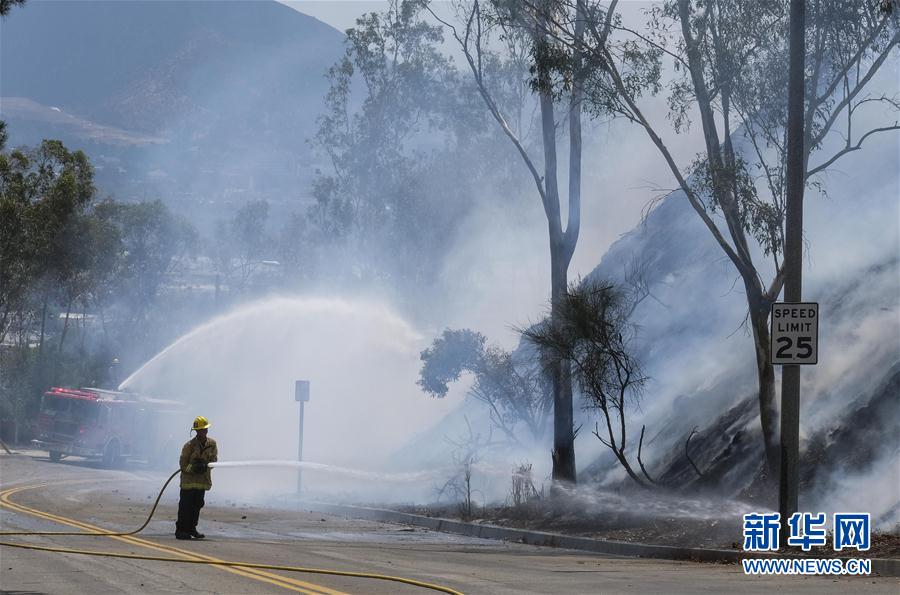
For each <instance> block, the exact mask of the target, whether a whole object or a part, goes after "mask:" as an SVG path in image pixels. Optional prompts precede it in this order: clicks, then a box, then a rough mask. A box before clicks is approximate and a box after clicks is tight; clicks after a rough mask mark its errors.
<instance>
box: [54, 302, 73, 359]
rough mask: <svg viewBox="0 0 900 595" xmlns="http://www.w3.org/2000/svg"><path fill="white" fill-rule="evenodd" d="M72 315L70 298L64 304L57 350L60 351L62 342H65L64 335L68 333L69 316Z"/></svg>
mask: <svg viewBox="0 0 900 595" xmlns="http://www.w3.org/2000/svg"><path fill="white" fill-rule="evenodd" d="M71 315H72V300H69V303H68V304H67V305H66V320H65V322H64V323H63V330H62V333H61V334H60V335H59V346H58V347H57V352H58V353H62V349H63V343H65V342H66V335H67V334H68V333H69V317H70V316H71Z"/></svg>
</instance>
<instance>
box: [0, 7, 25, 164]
mask: <svg viewBox="0 0 900 595" xmlns="http://www.w3.org/2000/svg"><path fill="white" fill-rule="evenodd" d="M25 2H26V0H0V17H5V16H6V15H7V14H9V11H10V10H12V8H13V6H22V5H23V4H25ZM0 150H3V147H2V144H0Z"/></svg>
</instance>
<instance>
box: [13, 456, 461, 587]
mask: <svg viewBox="0 0 900 595" xmlns="http://www.w3.org/2000/svg"><path fill="white" fill-rule="evenodd" d="M179 473H181V471H180V470H178V471H175V472H174V473H173V474H172V475H170V476H169V479H167V480H166V482H165V483H164V484H163V486H162V489H161V490H160V491H159V494H158V495H157V496H156V501H155V502H154V503H153V507H152V508H151V509H150V514H149V515H148V516H147V520H145V521H144V524H143V525H141V526H140V527H138V528H137V529H135V530H133V531H128V532H127V533H125V532H112V531H109V532H103V531H94V532H92V533H85V532H77V531H32V532H26V531H2V532H0V535H79V536H92V537H124V536H128V535H134V534H136V533H139V532H141V531H143V530H144V528H146V527H147V525H149V524H150V519H152V518H153V513H154V512H156V507H157V506H158V505H159V501H160V499H161V498H162V495H163V492H165V491H166V488H167V487H168V486H169V483H171V481H172V480H173V479H174V478H175V476H176V475H178V474H179ZM47 485H50V484H40V485H37V486H35V485H31V486H23V487H21V488H14V489H11V490H5V491H4V492H3V494H2V501H3V504H4V505H6V506H8V507H10V508H13V509H18V510H19V512H25V513H27V514H34V513H38V512H40V511H34V510H32V509H28V508H27V507H23V506H21V505H18V504H15V503H13V502H11V501H10V500H9V499H8V498H9V497H10V496H12V495H13V494H14V493H16V492H18V491H21V490H25V489H33V488H36V487H46V486H47ZM40 514H41V515H45V516H46V518H50V520H55V521H57V522H60V521H63V519H62V517H56V516H55V515H50V514H48V513H42V512H41V513H40ZM51 517H55V518H51ZM78 524H81V523H78ZM139 545H140V544H139ZM0 546H6V547H14V548H20V549H26V550H39V551H44V552H55V553H60V554H81V555H85V556H105V557H108V558H131V559H134V560H152V561H158V562H180V563H182V564H207V565H210V566H223V567H226V568H229V567H236V568H252V569H259V570H281V571H285V572H302V573H306V574H328V575H332V576H344V577H352V578H368V579H376V580H383V581H393V582H397V583H403V584H406V585H412V586H414V587H422V588H424V589H431V590H432V591H439V592H441V593H450V594H451V595H463V594H462V593H461V592H459V591H456V590H454V589H451V588H450V587H444V586H442V585H435V584H431V583H426V582H423V581H417V580H415V579H410V578H404V577H400V576H389V575H386V574H372V573H368V572H352V571H344V570H329V569H324V568H306V567H303V566H280V565H277V564H256V563H252V562H231V561H228V560H218V559H216V558H212V559H185V558H165V557H161V556H160V557H158V556H141V555H138V554H117V553H115V552H98V551H91V550H75V549H67V548H51V547H44V546H38V545H26V544H24V543H9V542H5V541H0ZM279 586H284V585H279ZM304 586H306V585H304ZM309 586H312V585H309ZM307 588H308V586H307Z"/></svg>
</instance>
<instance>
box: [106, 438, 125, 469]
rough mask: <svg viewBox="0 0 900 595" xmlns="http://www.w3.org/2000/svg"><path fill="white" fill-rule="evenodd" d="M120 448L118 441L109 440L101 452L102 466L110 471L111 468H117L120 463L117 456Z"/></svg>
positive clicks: (119, 458)
mask: <svg viewBox="0 0 900 595" xmlns="http://www.w3.org/2000/svg"><path fill="white" fill-rule="evenodd" d="M119 452H120V447H119V441H118V440H110V441H109V443H108V444H107V445H106V448H105V449H104V450H103V466H104V467H106V468H108V469H112V468H113V467H118V466H119V464H120V463H121V462H122V459H121V457H120V456H119Z"/></svg>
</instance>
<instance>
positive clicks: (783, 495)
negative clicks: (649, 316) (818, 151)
mask: <svg viewBox="0 0 900 595" xmlns="http://www.w3.org/2000/svg"><path fill="white" fill-rule="evenodd" d="M805 61H806V1H805V0H791V10H790V42H789V52H788V101H787V134H786V136H787V150H786V151H785V153H786V155H785V157H786V159H785V162H786V163H785V176H784V177H785V217H784V218H785V222H784V263H783V265H782V266H783V267H784V301H785V302H791V303H792V305H796V304H797V303H799V302H801V301H802V299H803V298H802V295H803V292H802V279H803V189H804V185H805V183H806V163H805V160H804V150H805V149H804V146H805V143H806V140H805V139H806V135H808V134H809V133H810V131H808V130H804V124H803V122H804V120H805V119H806V112H805V105H804V100H805V94H806V66H805ZM816 310H817V312H816V317H815V320H816V321H818V319H819V317H818V308H817V309H816ZM799 312H800V310H799V308H798V312H797V313H798V315H799ZM772 314H773V316H774V314H775V310H774V308H773V311H772ZM782 322H784V321H782ZM775 324H776V323H775V319H774V318H773V319H772V325H773V329H775ZM796 324H803V321H802V320H801V321H799V322H797V323H796ZM789 328H791V327H789ZM798 328H799V327H798ZM803 328H806V327H803ZM816 331H818V324H817V325H816ZM796 332H798V333H801V332H808V331H804V330H798V331H796ZM805 337H807V338H808V335H806V336H805ZM773 338H774V337H773ZM803 338H804V336H800V335H797V336H796V337H795V338H794V339H796V342H799V341H800V339H803ZM778 339H779V340H780V341H781V344H780V345H778V344H775V343H773V345H774V346H775V347H776V350H775V351H773V352H772V355H771V357H772V363H773V364H778V363H780V364H781V365H784V366H785V367H784V369H782V374H781V466H780V467H781V468H780V470H779V490H778V512H779V513H781V535H782V537H783V542H784V543H787V536H788V530H787V526H788V519H789V518H790V517H791V515H792V514H794V513H795V512H797V501H798V500H797V496H798V491H799V483H800V366H799V365H797V364H799V363H815V362H816V361H817V359H818V358H817V357H813V356H814V355H816V354H815V353H814V352H815V346H814V345H812V344H809V343H807V342H806V341H804V342H803V343H800V344H799V345H795V340H794V339H792V338H791V337H784V336H779V338H778ZM786 341H790V342H791V347H790V348H789V347H788V345H787V343H786ZM809 341H810V342H812V339H811V338H810V339H809ZM807 351H809V353H807ZM779 353H780V354H781V356H791V358H792V359H794V360H802V361H793V362H784V361H777V359H778V358H777V357H776V356H778V355H779ZM810 360H812V361H810Z"/></svg>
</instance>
